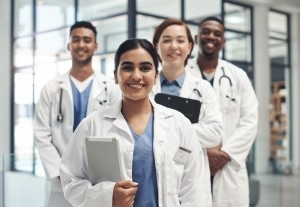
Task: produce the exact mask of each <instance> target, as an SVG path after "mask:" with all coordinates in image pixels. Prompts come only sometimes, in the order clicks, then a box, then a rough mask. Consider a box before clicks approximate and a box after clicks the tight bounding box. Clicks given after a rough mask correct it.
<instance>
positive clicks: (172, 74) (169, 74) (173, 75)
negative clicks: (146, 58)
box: [161, 66, 185, 82]
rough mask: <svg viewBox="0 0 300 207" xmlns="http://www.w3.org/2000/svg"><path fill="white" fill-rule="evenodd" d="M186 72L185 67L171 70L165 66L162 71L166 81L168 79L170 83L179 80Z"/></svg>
mask: <svg viewBox="0 0 300 207" xmlns="http://www.w3.org/2000/svg"><path fill="white" fill-rule="evenodd" d="M184 71H185V69H184V66H183V67H181V68H171V67H165V66H163V67H162V70H161V72H162V74H163V75H164V77H165V79H167V80H168V81H169V82H171V81H173V80H176V79H177V78H179V77H180V76H181V75H182V74H183V73H184Z"/></svg>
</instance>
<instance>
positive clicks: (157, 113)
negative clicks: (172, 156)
mask: <svg viewBox="0 0 300 207" xmlns="http://www.w3.org/2000/svg"><path fill="white" fill-rule="evenodd" d="M149 100H150V102H151V104H152V107H153V111H154V127H155V130H154V133H155V134H154V137H157V139H159V140H160V138H161V137H165V134H166V133H167V131H168V130H167V129H168V128H169V127H170V126H169V124H168V122H166V121H165V120H166V119H168V118H170V117H172V116H174V113H173V112H172V111H170V110H165V107H163V106H161V105H159V104H156V103H155V101H153V100H152V99H149ZM121 108H122V100H120V101H118V102H116V103H115V104H114V106H108V107H107V108H106V110H105V111H104V112H103V115H104V117H106V118H110V119H115V121H113V123H114V124H115V125H116V126H117V127H118V128H119V129H123V130H124V131H126V132H127V134H131V132H130V130H129V128H128V124H127V123H126V121H125V119H124V117H123V114H122V112H121ZM158 133H159V134H158ZM160 142H162V141H160Z"/></svg>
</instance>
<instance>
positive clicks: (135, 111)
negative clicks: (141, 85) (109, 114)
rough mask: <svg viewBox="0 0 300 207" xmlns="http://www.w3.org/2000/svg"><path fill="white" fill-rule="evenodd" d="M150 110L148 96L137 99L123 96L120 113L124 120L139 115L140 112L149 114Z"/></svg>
mask: <svg viewBox="0 0 300 207" xmlns="http://www.w3.org/2000/svg"><path fill="white" fill-rule="evenodd" d="M152 111H153V110H152V105H151V102H150V100H149V98H145V99H142V100H138V101H135V100H129V99H126V98H123V101H122V113H123V115H124V117H125V119H126V120H129V119H130V118H132V117H135V116H141V115H142V114H144V115H145V114H151V113H152Z"/></svg>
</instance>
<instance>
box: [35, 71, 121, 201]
mask: <svg viewBox="0 0 300 207" xmlns="http://www.w3.org/2000/svg"><path fill="white" fill-rule="evenodd" d="M104 82H105V83H106V84H105V83H104ZM105 87H107V93H106V92H105ZM61 88H62V89H63V94H62V103H61V111H62V114H63V121H62V123H61V122H58V121H57V116H58V114H59V101H60V90H61ZM119 98H121V91H120V89H119V87H118V86H117V85H115V84H114V83H113V82H112V80H109V79H108V78H107V77H105V76H104V75H102V74H97V73H94V79H93V83H92V88H91V92H90V96H89V101H88V106H87V114H89V113H91V112H92V111H94V110H97V109H99V108H100V107H101V104H99V102H103V101H105V100H106V103H103V104H111V103H114V102H115V101H116V100H117V99H119ZM73 108H74V107H73V95H72V88H71V83H70V77H69V72H68V73H66V74H64V75H62V76H59V77H57V78H55V79H53V80H51V81H49V82H48V83H46V85H45V86H44V87H43V89H42V91H41V93H40V98H39V101H38V102H37V104H36V108H35V117H34V142H35V146H36V147H37V150H38V152H39V155H40V158H41V161H42V164H43V167H44V170H45V174H46V177H47V179H48V180H49V181H50V191H51V192H50V195H49V197H50V198H49V201H48V202H49V203H48V206H64V205H63V204H61V203H57V202H59V201H58V200H60V198H59V197H60V196H63V192H62V188H61V185H60V182H59V179H58V176H59V164H60V161H61V156H62V154H63V152H64V150H65V148H66V145H67V144H68V142H69V139H70V137H71V135H72V133H73V120H74V111H73ZM52 192H53V193H54V194H55V195H57V196H56V197H53V196H52V195H51V193H52ZM54 194H53V195H54ZM62 202H63V201H62ZM65 206H68V205H67V204H66V205H65Z"/></svg>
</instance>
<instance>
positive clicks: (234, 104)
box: [187, 17, 258, 207]
mask: <svg viewBox="0 0 300 207" xmlns="http://www.w3.org/2000/svg"><path fill="white" fill-rule="evenodd" d="M224 33H225V28H224V24H223V22H222V21H221V20H220V19H218V18H216V17H208V18H205V19H204V20H203V21H201V23H200V24H199V28H198V34H197V35H196V38H195V42H196V44H197V45H198V55H197V56H196V57H195V59H194V60H191V61H190V62H189V66H188V67H187V71H188V72H190V73H192V74H193V75H194V76H195V77H198V78H203V79H206V80H208V81H209V82H210V83H211V84H212V86H213V88H214V91H215V94H216V95H217V97H218V102H219V106H220V109H221V112H222V115H223V130H224V135H223V138H222V143H221V145H220V146H218V147H215V148H210V149H207V154H208V158H209V164H210V170H211V176H212V177H211V178H212V179H211V180H212V193H213V207H249V184H248V175H247V169H246V159H247V156H248V154H249V151H250V149H251V146H252V144H253V142H254V140H255V137H256V133H257V124H258V101H257V98H256V95H255V93H254V90H253V87H252V85H251V82H250V80H249V78H248V77H247V74H246V73H245V72H244V71H243V70H242V69H241V68H238V67H237V66H235V65H233V64H231V63H229V62H227V61H225V60H221V59H220V58H219V53H220V51H221V50H222V49H223V47H224V44H225V37H224Z"/></svg>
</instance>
